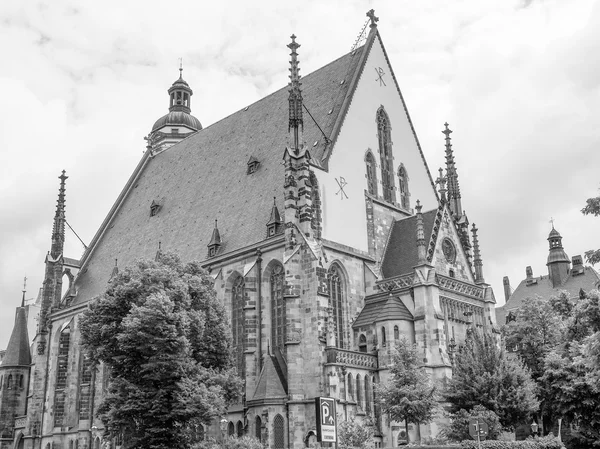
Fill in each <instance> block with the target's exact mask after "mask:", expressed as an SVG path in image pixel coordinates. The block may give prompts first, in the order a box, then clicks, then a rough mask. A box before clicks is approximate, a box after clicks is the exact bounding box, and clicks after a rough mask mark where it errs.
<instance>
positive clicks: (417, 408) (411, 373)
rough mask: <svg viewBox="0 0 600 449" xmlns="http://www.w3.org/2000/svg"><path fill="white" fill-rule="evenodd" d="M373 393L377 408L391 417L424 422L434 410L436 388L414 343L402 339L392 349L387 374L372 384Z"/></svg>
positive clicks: (399, 420) (406, 421)
mask: <svg viewBox="0 0 600 449" xmlns="http://www.w3.org/2000/svg"><path fill="white" fill-rule="evenodd" d="M376 393H377V402H378V404H379V406H380V407H381V411H382V412H383V413H389V414H390V417H391V419H392V420H394V421H398V422H405V423H406V424H409V423H413V424H416V425H419V424H426V423H429V422H431V421H432V420H433V418H434V417H435V414H436V412H437V411H438V407H439V406H438V398H437V394H436V388H435V386H434V385H433V383H432V382H431V379H430V378H429V376H428V375H427V373H426V372H425V370H424V369H423V367H422V365H421V363H420V362H419V355H418V352H417V348H416V345H411V344H410V343H409V342H408V341H407V340H406V339H401V340H400V341H399V342H398V343H397V345H396V347H395V349H394V350H393V355H392V365H391V368H390V378H389V380H388V381H387V382H382V383H381V384H379V385H378V386H377V387H376ZM407 427H408V426H407Z"/></svg>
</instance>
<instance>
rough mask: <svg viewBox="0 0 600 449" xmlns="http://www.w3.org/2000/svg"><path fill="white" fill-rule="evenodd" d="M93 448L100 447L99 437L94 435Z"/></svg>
mask: <svg viewBox="0 0 600 449" xmlns="http://www.w3.org/2000/svg"><path fill="white" fill-rule="evenodd" d="M94 449H100V437H96V439H95V440H94Z"/></svg>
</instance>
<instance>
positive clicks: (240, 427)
mask: <svg viewBox="0 0 600 449" xmlns="http://www.w3.org/2000/svg"><path fill="white" fill-rule="evenodd" d="M237 436H238V438H241V437H243V436H244V424H242V422H241V421H238V422H237Z"/></svg>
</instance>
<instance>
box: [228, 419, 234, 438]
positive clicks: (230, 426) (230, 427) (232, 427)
mask: <svg viewBox="0 0 600 449" xmlns="http://www.w3.org/2000/svg"><path fill="white" fill-rule="evenodd" d="M227 435H229V436H230V437H232V436H234V435H235V425H234V424H233V423H232V422H231V421H229V424H227Z"/></svg>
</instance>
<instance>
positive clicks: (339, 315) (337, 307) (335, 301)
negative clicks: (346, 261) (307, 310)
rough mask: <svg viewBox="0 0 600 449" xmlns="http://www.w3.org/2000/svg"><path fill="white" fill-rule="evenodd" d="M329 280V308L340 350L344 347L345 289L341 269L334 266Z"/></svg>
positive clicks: (330, 271) (329, 274)
mask: <svg viewBox="0 0 600 449" xmlns="http://www.w3.org/2000/svg"><path fill="white" fill-rule="evenodd" d="M328 278H329V307H331V310H332V315H333V324H334V325H335V333H336V342H337V347H338V348H343V347H344V302H345V291H344V290H345V289H344V285H343V277H342V273H341V270H340V268H339V267H338V266H337V265H332V266H331V268H330V269H329V273H328Z"/></svg>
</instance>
